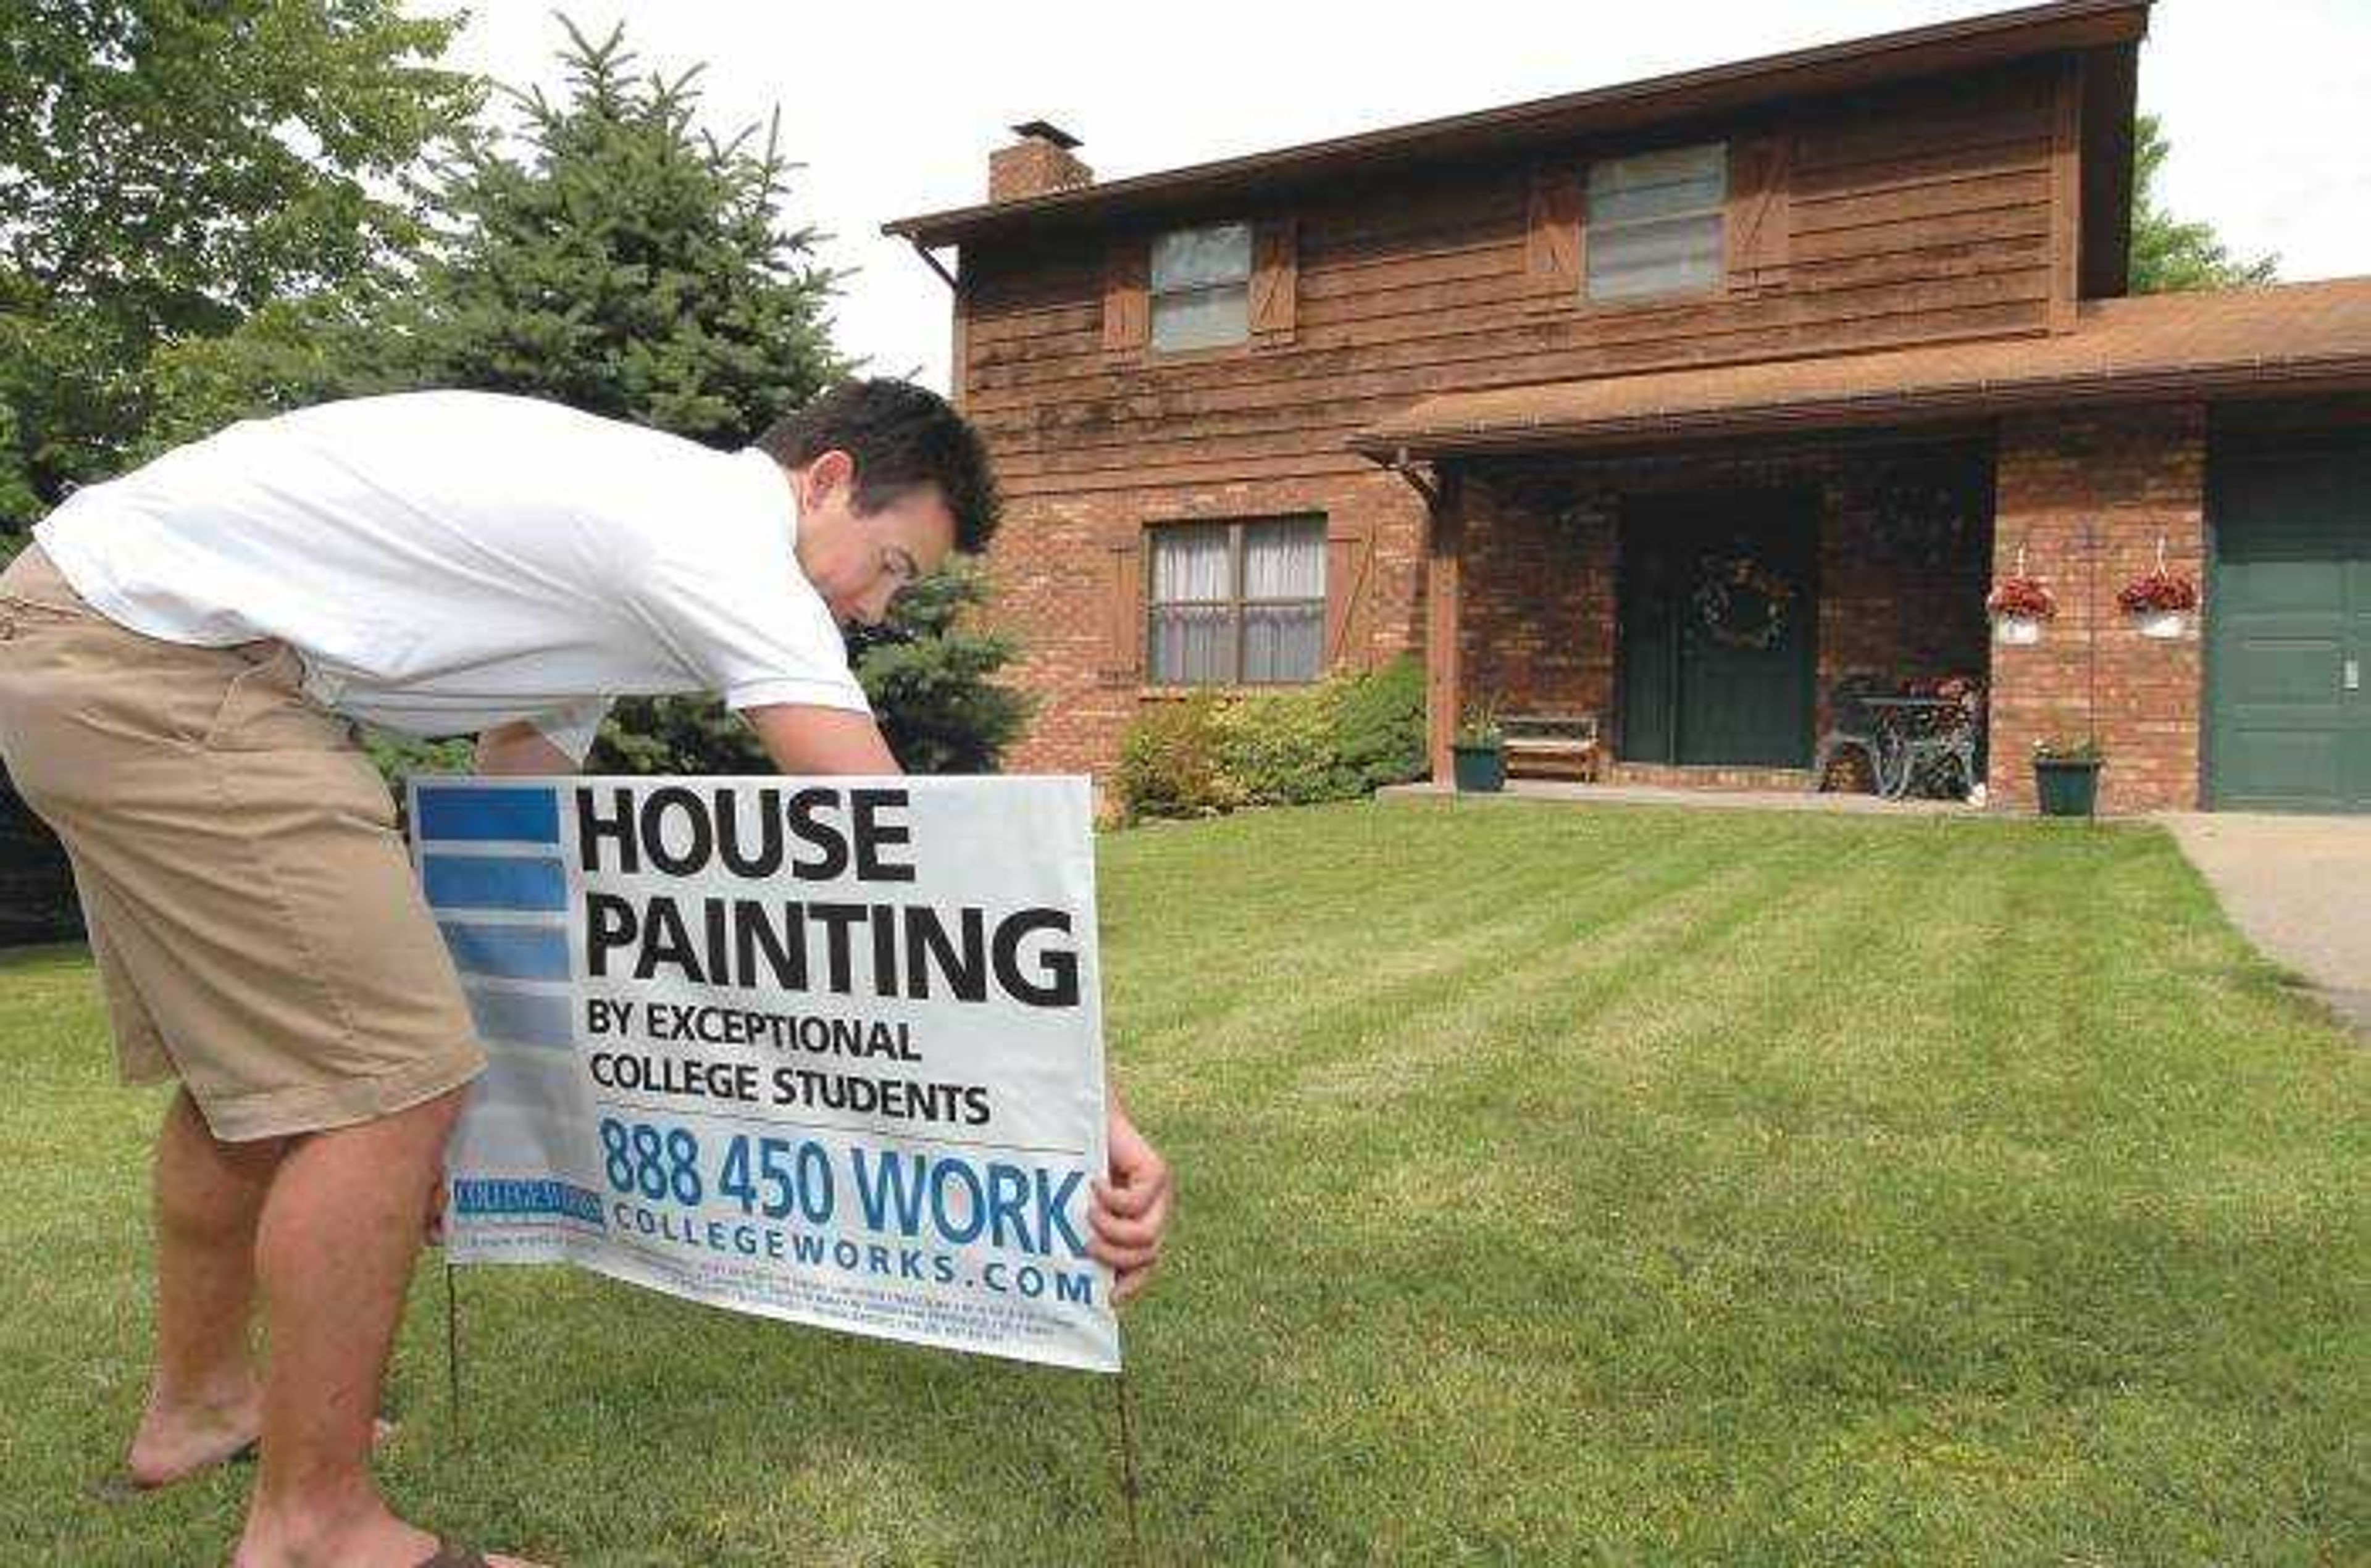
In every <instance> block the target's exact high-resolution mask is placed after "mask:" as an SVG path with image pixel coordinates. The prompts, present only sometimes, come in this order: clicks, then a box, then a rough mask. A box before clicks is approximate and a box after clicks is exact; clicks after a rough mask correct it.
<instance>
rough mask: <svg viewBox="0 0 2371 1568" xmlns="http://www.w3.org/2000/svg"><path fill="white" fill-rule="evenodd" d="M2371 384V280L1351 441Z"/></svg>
mask: <svg viewBox="0 0 2371 1568" xmlns="http://www.w3.org/2000/svg"><path fill="white" fill-rule="evenodd" d="M2366 388H2371V278H2348V279H2342V280H2339V281H2337V282H2324V283H2294V284H2288V285H2285V286H2282V287H2275V288H2264V289H2247V290H2238V291H2233V292H2231V293H2226V294H2153V295H2145V296H2143V297H2139V298H2134V299H2109V300H2095V301H2090V302H2088V303H2086V304H2085V305H2084V306H2082V310H2081V314H2080V316H2079V317H2078V320H2077V325H2076V330H2075V331H2073V332H2070V333H2065V334H2060V335H2056V336H2049V337H2031V338H2012V339H1996V340H1987V341H1981V342H1970V343H1947V344H1935V345H1930V346H1926V347H1921V348H1913V349H1894V350H1888V351H1885V352H1878V353H1866V354H1851V355H1839V356H1834V357H1831V358H1825V359H1809V360H1787V361H1779V362H1775V363H1754V364H1740V365H1724V366H1719V367H1716V368H1711V369H1703V370H1677V371H1664V372H1660V373H1656V374H1651V375H1625V376H1611V377H1599V378H1596V379H1591V380H1586V381H1567V382H1556V383H1551V384H1548V385H1544V386H1512V387H1502V388H1498V389H1494V390H1489V391H1480V392H1463V393H1452V394H1449V395H1446V396H1443V397H1438V398H1428V399H1426V400H1425V401H1423V402H1421V403H1418V404H1417V405H1416V406H1415V407H1413V408H1411V409H1408V410H1407V411H1405V413H1402V414H1398V415H1395V416H1394V417H1393V418H1390V419H1386V420H1382V421H1378V422H1377V423H1375V424H1372V425H1370V426H1369V427H1367V428H1366V429H1365V430H1362V431H1360V432H1358V433H1357V434H1355V435H1353V436H1352V437H1351V438H1350V441H1349V445H1350V447H1351V448H1352V450H1354V451H1357V452H1359V453H1362V454H1364V455H1367V456H1370V457H1372V458H1374V459H1376V460H1377V461H1380V462H1398V461H1401V460H1404V459H1421V460H1427V461H1440V460H1442V459H1447V458H1456V457H1471V456H1481V455H1495V454H1513V453H1522V452H1538V451H1547V450H1577V449H1594V448H1605V447H1624V448H1629V447H1640V446H1654V445H1662V444H1672V443H1682V442H1690V441H1704V440H1710V439H1716V438H1750V437H1761V436H1769V435H1783V434H1787V433H1790V432H1802V431H1824V430H1839V429H1852V428H1878V427H1902V426H1913V425H1920V424H1930V423H1938V422H1949V421H1960V420H1966V419H1970V418H1974V417H1982V416H1988V415H1995V414H2000V413H2007V412H2012V411H2015V410H2018V409H2050V408H2067V407H2075V406H2080V405H2097V404H2105V403H2146V402H2163V401H2171V400H2192V399H2195V400H2203V401H2209V402H2214V401H2224V400H2230V399H2238V398H2273V397H2284V396H2302V395H2307V394H2315V393H2330V392H2341V391H2359V390H2364V389H2366Z"/></svg>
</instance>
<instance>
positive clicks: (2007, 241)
mask: <svg viewBox="0 0 2371 1568" xmlns="http://www.w3.org/2000/svg"><path fill="white" fill-rule="evenodd" d="M2067 65H2068V63H2062V62H2059V61H2053V60H2040V61H2034V62H2031V63H2027V64H2023V65H2019V66H2018V67H2015V68H2011V69H2006V70H1996V71H1993V72H1989V73H1986V74H1983V75H1973V76H1966V77H1959V78H1951V79H1946V80H1941V81H1934V82H1925V83H1916V84H1911V85H1907V86H1895V87H1891V88H1887V89H1884V90H1881V91H1872V92H1866V93H1861V94H1856V95H1853V96H1851V97H1849V98H1837V99H1831V100H1826V101H1823V102H1821V103H1816V104H1809V105H1803V106H1799V107H1798V108H1796V109H1795V110H1792V111H1791V112H1788V113H1785V114H1777V115H1767V114H1765V115H1764V116H1762V117H1760V118H1759V119H1757V120H1756V121H1753V122H1752V123H1743V124H1711V125H1704V126H1698V127H1693V128H1688V129H1686V130H1685V131H1683V132H1682V133H1679V134H1676V135H1671V136H1662V137H1659V138H1658V139H1657V140H1656V141H1655V142H1652V143H1647V144H1646V145H1654V144H1675V143H1686V142H1694V141H1703V140H1712V139H1721V140H1726V141H1728V142H1729V144H1730V145H1731V149H1732V158H1731V188H1732V189H1731V199H1730V208H1729V253H1728V263H1727V277H1726V280H1725V282H1724V286H1723V287H1722V288H1721V290H1720V291H1719V292H1718V294H1711V295H1705V296H1698V297H1694V298H1690V299H1685V300H1673V301H1660V302H1646V303H1640V304H1627V305H1623V306H1596V305H1591V304H1589V303H1588V302H1585V301H1584V300H1582V299H1581V297H1580V294H1579V288H1578V287H1577V286H1573V285H1571V284H1569V283H1568V282H1567V281H1566V280H1568V279H1571V278H1573V277H1574V276H1575V275H1576V274H1577V272H1578V271H1579V268H1580V266H1581V265H1582V262H1581V257H1582V255H1583V254H1584V253H1585V252H1584V251H1583V250H1582V249H1581V248H1582V247H1585V245H1586V230H1585V223H1586V219H1585V214H1582V213H1578V212H1576V211H1574V209H1573V204H1572V201H1571V196H1570V192H1571V191H1572V190H1573V189H1574V186H1575V180H1574V179H1573V178H1572V177H1573V176H1575V175H1577V172H1578V171H1579V169H1581V168H1583V167H1585V166H1586V164H1587V162H1588V160H1589V158H1590V156H1591V155H1592V154H1604V155H1613V154H1618V153H1621V152H1625V151H1629V150H1632V149H1633V147H1634V146H1636V145H1639V144H1630V143H1625V144H1603V145H1600V146H1593V147H1592V146H1573V147H1569V148H1565V149H1561V150H1559V151H1558V152H1556V154H1555V155H1554V156H1546V157H1539V156H1524V157H1521V158H1520V159H1518V158H1512V157H1510V158H1509V159H1506V160H1503V161H1501V162H1500V163H1498V164H1486V165H1475V166H1467V167H1457V168H1442V169H1435V170H1431V171H1428V172H1425V173H1421V174H1410V175H1406V176H1403V177H1398V178H1394V179H1373V180H1370V181H1366V182H1360V183H1354V184H1346V185H1343V186H1338V187H1336V188H1333V189H1329V190H1325V191H1324V193H1323V194H1322V195H1320V196H1316V197H1307V198H1303V199H1300V200H1296V201H1292V202H1278V203H1277V204H1275V205H1273V206H1272V207H1270V208H1268V209H1265V210H1260V211H1254V212H1231V213H1205V214H1181V215H1180V219H1179V221H1180V222H1187V221H1195V220H1197V219H1199V218H1221V217H1239V218H1249V219H1252V220H1254V221H1255V222H1260V223H1262V224H1265V225H1274V226H1271V227H1269V228H1268V229H1266V231H1264V232H1266V233H1267V234H1269V235H1274V236H1280V237H1278V238H1276V239H1272V240H1270V241H1268V242H1267V243H1266V248H1264V250H1263V258H1264V267H1265V269H1266V276H1265V277H1264V279H1263V282H1264V284H1267V285H1270V286H1269V288H1268V292H1267V293H1266V295H1265V296H1264V301H1263V314H1262V321H1263V324H1264V329H1263V330H1260V331H1258V332H1255V334H1254V336H1253V338H1252V340H1249V341H1247V342H1245V343H1244V344H1243V345H1241V346H1239V347H1234V348H1228V349H1220V350H1205V351H1200V352H1192V353H1184V354H1173V355H1162V354H1156V353H1154V352H1151V350H1150V349H1149V348H1147V347H1146V346H1145V344H1144V340H1143V338H1144V335H1143V331H1142V328H1141V325H1140V316H1139V315H1138V314H1136V312H1137V311H1139V310H1140V308H1141V307H1140V295H1139V296H1138V301H1139V303H1138V304H1136V305H1134V306H1131V304H1130V303H1129V289H1130V287H1131V285H1132V284H1134V283H1135V282H1136V280H1137V278H1138V274H1139V271H1140V268H1139V266H1138V264H1137V262H1136V261H1135V260H1134V259H1132V258H1134V257H1140V256H1141V254H1142V253H1143V249H1144V248H1145V247H1146V246H1147V245H1148V244H1149V241H1150V234H1149V233H1148V232H1144V231H1137V232H1131V233H1126V234H1108V235H1102V234H1099V235H1085V236H1072V237H1065V238H1061V239H1057V240H1048V241H1047V242H1044V243H1042V244H1040V245H1038V246H1035V247H1034V248H1033V247H1026V246H1008V247H1004V248H997V249H992V250H990V249H980V250H977V252H976V253H975V252H969V251H967V252H966V254H965V256H964V258H963V274H964V281H965V287H964V291H963V303H964V308H965V310H966V317H967V318H966V322H965V324H964V328H963V335H962V342H963V347H964V353H963V356H962V359H961V361H960V362H959V363H960V369H959V375H960V376H961V384H960V385H959V386H958V387H957V388H956V392H957V395H958V397H959V398H960V399H961V401H962V403H963V405H964V407H965V409H966V412H967V413H968V414H969V415H970V417H971V418H972V419H973V420H974V421H977V423H978V424H979V425H980V427H981V428H982V430H983V431H984V432H985V433H986V434H987V436H988V438H989V443H990V444H991V447H992V448H993V450H994V452H995V454H996V457H997V462H998V467H999V471H1000V475H1001V476H1002V478H1003V480H1004V483H1005V487H1006V489H1007V490H1008V492H1009V493H1011V494H1012V496H1013V497H1014V498H1015V499H1016V500H1021V499H1025V498H1028V497H1032V496H1052V495H1066V494H1076V495H1091V494H1094V493H1098V492H1114V491H1119V490H1144V489H1145V488H1147V487H1153V486H1162V485H1195V484H1201V483H1209V482H1216V481H1220V480H1230V479H1232V480H1245V479H1254V480H1257V479H1278V478H1303V477H1306V478H1317V477H1321V476H1326V475H1333V474H1347V473H1353V472H1357V471H1359V470H1361V469H1363V468H1365V467H1367V465H1365V463H1364V462H1363V460H1362V459H1359V458H1358V457H1355V456H1353V455H1350V454H1349V453H1347V452H1346V451H1345V450H1344V449H1343V445H1342V443H1343V440H1344V438H1345V437H1346V436H1347V435H1348V434H1349V433H1350V432H1353V431H1355V430H1357V429H1359V428H1360V427H1361V426H1363V425H1366V424H1368V423H1370V422H1371V421H1373V420H1375V419H1376V418H1378V417H1380V416H1382V415H1383V414H1385V413H1387V412H1391V411H1394V410H1396V409H1401V408H1404V407H1405V406H1406V405H1407V404H1408V403H1409V402H1410V401H1412V400H1414V399H1416V398H1421V397H1424V396H1428V395H1430V394H1433V393H1438V392H1445V391H1452V390H1462V389H1469V388H1477V387H1485V386H1506V385H1512V384H1518V383H1523V382H1534V381H1550V380H1565V379H1569V378H1573V377H1579V376H1590V375H1621V374H1628V373H1635V372H1642V371H1652V370H1660V369H1668V368H1676V367H1682V366H1692V365H1705V364H1714V363H1734V362H1740V361H1748V360H1761V359H1777V358H1799V357H1804V356H1810V355H1824V354H1832V353H1847V352H1861V351H1866V350H1872V349H1881V348H1897V347H1902V346H1905V345H1910V344H1916V343H1931V342H1941V341H1947V340H1955V339H1968V338H1979V337H1998V336H2010V335H2022V334H2038V333H2041V332H2045V331H2047V330H2049V329H2050V328H2051V326H2052V323H2053V306H2054V304H2055V298H2054V296H2055V295H2057V294H2066V293H2069V290H2070V288H2071V285H2070V283H2069V282H2068V279H2067V272H2068V263H2067V258H2068V257H2069V256H2070V255H2071V254H2072V246H2073V242H2074V236H2073V235H2072V234H2071V233H2068V232H2066V230H2067V227H2068V225H2069V224H2070V223H2071V221H2072V216H2071V212H2070V209H2069V207H2068V205H2067V203H2066V202H2065V192H2066V191H2067V190H2069V189H2071V186H2070V183H2069V182H2070V179H2072V176H2073V169H2072V167H2071V165H2070V161H2069V150H2068V148H2067V145H2066V141H2065V124H2066V121H2065V105H2066V103H2067V102H2068V101H2070V99H2069V97H2068V94H2069V88H2068V86H2066V84H2067V82H2068V80H2069V75H2070V73H2069V71H2068V68H2067ZM1567 223H1572V224H1577V225H1581V226H1580V228H1579V231H1578V232H1577V233H1575V232H1570V231H1568V230H1567V228H1566V227H1565V226H1564V225H1566V224H1567ZM1285 225H1289V227H1288V226H1285ZM1281 236H1289V237H1281ZM1279 279H1281V280H1282V281H1283V282H1284V283H1285V286H1288V287H1290V289H1291V291H1292V294H1291V298H1290V300H1289V301H1280V300H1278V298H1277V297H1276V296H1275V294H1274V292H1273V284H1274V283H1275V282H1278V280H1279ZM2069 298H2070V303H2071V294H2070V295H2069Z"/></svg>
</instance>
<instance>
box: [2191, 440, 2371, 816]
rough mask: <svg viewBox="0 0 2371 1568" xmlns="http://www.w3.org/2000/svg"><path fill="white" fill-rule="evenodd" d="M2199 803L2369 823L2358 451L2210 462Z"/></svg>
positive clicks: (2364, 524) (2369, 562)
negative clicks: (2351, 815) (2343, 815)
mask: <svg viewBox="0 0 2371 1568" xmlns="http://www.w3.org/2000/svg"><path fill="white" fill-rule="evenodd" d="M2212 514H2213V525H2214V536H2215V561H2214V570H2213V572H2212V575H2211V578H2210V581H2209V583H2208V593H2207V600H2206V628H2207V649H2206V658H2207V676H2206V687H2207V705H2208V720H2207V732H2206V769H2207V799H2208V801H2209V803H2210V804H2212V805H2215V806H2219V807H2224V808H2226V809H2230V810H2239V811H2296V812H2371V678H2366V677H2371V443H2366V442H2363V441H2355V442H2352V443H2350V444H2344V445H2329V446H2322V447H2319V448H2316V449H2312V450H2304V451H2298V450H2290V451H2284V452H2280V453H2273V452H2269V451H2266V452H2244V453H2233V454H2222V453H2218V454H2217V455H2216V457H2215V495H2214V502H2213V507H2212Z"/></svg>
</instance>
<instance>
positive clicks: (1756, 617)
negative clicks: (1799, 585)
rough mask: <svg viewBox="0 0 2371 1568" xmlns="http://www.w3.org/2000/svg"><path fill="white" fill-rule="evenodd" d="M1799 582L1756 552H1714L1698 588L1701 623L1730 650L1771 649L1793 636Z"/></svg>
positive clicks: (1705, 629) (1706, 560)
mask: <svg viewBox="0 0 2371 1568" xmlns="http://www.w3.org/2000/svg"><path fill="white" fill-rule="evenodd" d="M1794 601H1795V586H1794V584H1793V583H1791V582H1787V580H1786V579H1785V578H1783V577H1781V576H1779V575H1778V574H1777V573H1776V572H1775V571H1771V570H1770V569H1769V568H1768V567H1766V566H1764V565H1763V564H1762V563H1761V562H1760V561H1758V560H1755V559H1753V558H1752V556H1729V557H1719V556H1708V557H1706V559H1705V562H1704V576H1703V579H1702V581H1701V582H1700V583H1699V584H1698V586H1697V588H1696V595H1695V610H1696V622H1697V624H1698V625H1700V626H1702V627H1703V628H1704V631H1705V635H1706V636H1707V637H1709V638H1711V639H1712V640H1714V641H1715V642H1718V643H1719V644H1720V645H1721V646H1722V647H1724V648H1745V649H1752V650H1754V651H1761V652H1768V651H1770V650H1771V649H1774V648H1775V647H1777V646H1778V645H1779V644H1780V643H1781V642H1784V641H1785V640H1787V606H1788V605H1792V604H1793V603H1794Z"/></svg>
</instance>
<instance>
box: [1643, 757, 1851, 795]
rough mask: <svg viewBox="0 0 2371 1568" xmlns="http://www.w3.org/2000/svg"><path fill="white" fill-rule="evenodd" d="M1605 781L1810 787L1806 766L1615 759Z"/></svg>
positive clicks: (1669, 786)
mask: <svg viewBox="0 0 2371 1568" xmlns="http://www.w3.org/2000/svg"><path fill="white" fill-rule="evenodd" d="M1606 782H1607V783H1609V784H1629V785H1636V786H1638V787H1641V788H1645V789H1655V790H1810V787H1811V772H1810V769H1809V768H1806V767H1674V766H1671V764H1668V763H1660V762H1617V763H1615V764H1613V767H1610V768H1609V769H1607V771H1606Z"/></svg>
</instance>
